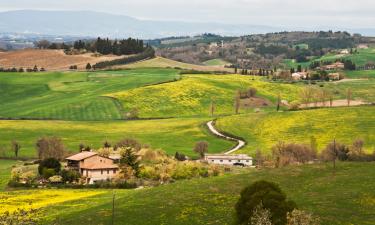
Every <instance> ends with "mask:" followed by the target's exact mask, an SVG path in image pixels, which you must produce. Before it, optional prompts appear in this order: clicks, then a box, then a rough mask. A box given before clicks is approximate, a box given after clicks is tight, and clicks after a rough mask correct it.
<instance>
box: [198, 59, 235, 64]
mask: <svg viewBox="0 0 375 225" xmlns="http://www.w3.org/2000/svg"><path fill="white" fill-rule="evenodd" d="M203 64H204V65H206V66H225V65H227V64H230V63H228V62H226V61H224V60H222V59H211V60H207V61H205V62H203Z"/></svg>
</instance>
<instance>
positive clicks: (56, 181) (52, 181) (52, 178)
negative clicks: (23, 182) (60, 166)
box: [48, 175, 63, 183]
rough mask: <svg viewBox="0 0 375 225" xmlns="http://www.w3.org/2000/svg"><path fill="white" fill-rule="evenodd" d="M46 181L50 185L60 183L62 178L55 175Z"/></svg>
mask: <svg viewBox="0 0 375 225" xmlns="http://www.w3.org/2000/svg"><path fill="white" fill-rule="evenodd" d="M48 181H49V182H51V183H62V181H63V178H62V177H61V176H59V175H55V176H52V177H49V178H48Z"/></svg>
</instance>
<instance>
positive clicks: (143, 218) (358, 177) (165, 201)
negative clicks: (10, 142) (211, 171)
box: [2, 163, 375, 225]
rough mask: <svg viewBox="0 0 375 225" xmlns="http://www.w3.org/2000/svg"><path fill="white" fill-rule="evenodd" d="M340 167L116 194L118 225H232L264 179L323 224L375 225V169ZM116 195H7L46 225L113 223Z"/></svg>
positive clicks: (244, 175)
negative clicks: (242, 202) (245, 192)
mask: <svg viewBox="0 0 375 225" xmlns="http://www.w3.org/2000/svg"><path fill="white" fill-rule="evenodd" d="M337 168H338V169H337V171H336V173H335V175H334V174H333V171H332V165H331V164H316V165H304V166H293V167H286V168H280V169H262V170H249V171H244V172H242V173H239V174H231V175H225V176H220V177H213V178H205V179H193V180H186V181H178V182H176V183H173V184H168V185H161V186H158V187H154V188H146V189H140V190H115V191H114V193H115V199H116V200H115V216H114V219H115V224H134V225H135V224H145V225H148V224H149V225H153V224H176V225H177V224H202V225H203V224H228V225H229V224H233V221H234V205H235V203H236V201H237V200H238V198H239V193H240V191H241V190H242V189H243V188H244V187H245V186H247V185H250V184H251V183H253V182H254V181H257V180H261V179H266V180H269V181H273V182H276V183H278V184H280V187H281V188H282V190H283V191H284V192H285V193H286V194H287V196H288V198H289V199H292V200H294V201H295V202H296V203H297V205H298V207H299V208H300V209H303V210H307V211H310V212H312V213H313V214H314V215H317V216H319V217H320V219H321V222H322V224H330V225H336V224H337V225H338V224H363V225H370V224H373V221H374V220H375V214H374V213H373V212H374V210H375V204H374V201H375V189H374V188H373V187H374V185H375V180H374V179H372V178H373V177H374V176H375V164H374V163H338V167H337ZM46 192H48V193H49V194H48V195H46ZM112 193H113V192H112V191H109V190H98V191H96V192H93V191H90V190H85V192H82V191H77V190H44V191H43V190H29V191H22V192H10V193H6V192H5V193H3V194H2V196H3V197H7V196H8V197H7V198H9V197H13V198H15V199H17V198H19V200H18V202H23V201H25V199H26V196H27V199H34V200H33V201H32V202H33V203H32V204H31V205H30V207H33V208H40V209H41V216H40V217H41V218H42V224H56V225H62V224H71V225H75V224H77V225H78V224H92V225H99V224H110V223H111V218H112V213H111V212H112ZM84 194H86V195H87V196H84ZM46 198H49V199H51V200H53V201H52V202H51V201H48V200H47V199H46ZM64 198H65V199H64ZM74 198H75V199H74ZM4 204H5V206H6V207H7V205H6V204H12V203H8V201H6V202H5V203H4ZM10 206H12V205H10Z"/></svg>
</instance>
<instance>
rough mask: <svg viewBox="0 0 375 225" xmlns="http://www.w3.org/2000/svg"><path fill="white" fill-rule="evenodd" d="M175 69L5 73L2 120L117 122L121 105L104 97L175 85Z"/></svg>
mask: <svg viewBox="0 0 375 225" xmlns="http://www.w3.org/2000/svg"><path fill="white" fill-rule="evenodd" d="M178 77H179V75H178V71H177V70H173V69H138V70H121V71H100V72H92V73H87V72H69V73H63V72H47V73H1V74H0V99H1V101H2V103H1V105H0V117H1V118H16V119H17V118H33V119H62V120H114V119H121V118H123V117H124V114H125V113H126V112H124V111H123V108H122V106H121V104H119V102H118V101H116V100H115V99H112V98H108V97H104V95H105V94H109V93H112V92H117V91H124V90H130V89H133V88H137V87H141V86H145V85H150V84H155V83H159V82H166V81H171V80H174V79H176V78H178Z"/></svg>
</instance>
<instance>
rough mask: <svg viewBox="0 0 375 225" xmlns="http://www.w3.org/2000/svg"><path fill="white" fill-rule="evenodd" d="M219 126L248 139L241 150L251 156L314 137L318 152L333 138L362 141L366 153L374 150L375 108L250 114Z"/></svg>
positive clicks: (223, 120) (218, 124) (227, 119)
mask: <svg viewBox="0 0 375 225" xmlns="http://www.w3.org/2000/svg"><path fill="white" fill-rule="evenodd" d="M216 126H217V127H218V128H219V129H220V130H224V131H226V132H229V133H232V134H234V135H237V136H240V137H243V138H245V140H246V141H247V142H248V145H247V146H246V147H245V148H244V149H243V150H242V151H243V152H247V153H251V154H254V153H255V151H256V150H257V149H260V150H262V151H263V152H270V150H271V148H272V146H273V145H275V144H276V143H277V142H278V141H285V142H296V143H305V144H310V140H311V137H314V138H315V139H316V140H317V144H318V150H322V149H323V148H324V147H325V146H326V145H327V144H328V143H329V142H331V141H332V140H333V139H334V138H336V139H337V141H338V142H341V143H344V144H347V145H350V144H351V143H352V142H353V141H354V140H355V139H356V138H360V139H363V140H364V142H365V149H366V150H367V151H369V152H372V151H373V150H374V148H375V108H374V107H352V108H347V107H343V108H327V109H316V110H307V111H295V112H282V113H281V112H280V113H277V112H269V113H251V114H243V115H239V116H231V117H224V118H221V119H219V120H218V121H217V123H216Z"/></svg>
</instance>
